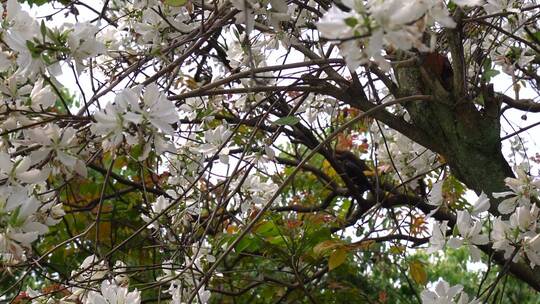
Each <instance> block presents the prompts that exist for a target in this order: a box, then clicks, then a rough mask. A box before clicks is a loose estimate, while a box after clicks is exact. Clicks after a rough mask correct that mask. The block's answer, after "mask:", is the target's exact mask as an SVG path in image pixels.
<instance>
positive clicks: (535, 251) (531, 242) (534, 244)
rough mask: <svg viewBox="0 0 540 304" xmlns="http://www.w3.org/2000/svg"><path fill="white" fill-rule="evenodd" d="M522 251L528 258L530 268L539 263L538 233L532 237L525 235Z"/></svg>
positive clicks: (539, 236) (539, 241)
mask: <svg viewBox="0 0 540 304" xmlns="http://www.w3.org/2000/svg"><path fill="white" fill-rule="evenodd" d="M523 251H524V253H525V255H526V256H527V258H528V259H529V263H530V265H531V268H533V267H535V266H537V265H540V234H537V235H536V236H534V237H532V238H531V237H525V239H524V244H523Z"/></svg>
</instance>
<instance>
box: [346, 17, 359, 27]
mask: <svg viewBox="0 0 540 304" xmlns="http://www.w3.org/2000/svg"><path fill="white" fill-rule="evenodd" d="M345 24H346V25H348V26H350V27H355V26H356V25H357V24H358V19H356V18H354V17H349V18H347V19H345Z"/></svg>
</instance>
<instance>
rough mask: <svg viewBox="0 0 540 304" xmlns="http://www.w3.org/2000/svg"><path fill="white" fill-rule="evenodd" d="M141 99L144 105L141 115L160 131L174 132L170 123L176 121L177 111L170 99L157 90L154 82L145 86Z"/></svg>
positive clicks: (170, 133)
mask: <svg viewBox="0 0 540 304" xmlns="http://www.w3.org/2000/svg"><path fill="white" fill-rule="evenodd" d="M143 100H144V105H145V112H143V116H144V117H145V118H146V119H148V121H150V123H151V124H152V125H154V126H155V127H156V128H158V129H161V131H163V132H165V133H167V134H169V135H172V134H174V130H173V129H172V128H171V124H173V123H175V122H177V121H178V113H177V112H176V108H175V107H174V104H173V103H172V101H170V100H168V99H167V97H166V96H165V95H164V94H162V93H160V92H159V88H158V86H157V85H156V84H150V85H149V86H147V87H146V91H145V92H144V96H143Z"/></svg>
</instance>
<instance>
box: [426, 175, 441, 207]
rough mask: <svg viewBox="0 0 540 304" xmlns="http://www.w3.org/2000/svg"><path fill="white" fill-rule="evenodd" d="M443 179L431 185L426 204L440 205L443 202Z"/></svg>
mask: <svg viewBox="0 0 540 304" xmlns="http://www.w3.org/2000/svg"><path fill="white" fill-rule="evenodd" d="M443 184H444V182H443V181H438V182H436V183H434V184H433V187H431V192H430V193H429V195H428V204H430V205H433V206H437V207H440V206H441V205H442V203H443V196H442V194H443V191H442V188H443Z"/></svg>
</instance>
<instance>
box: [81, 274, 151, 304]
mask: <svg viewBox="0 0 540 304" xmlns="http://www.w3.org/2000/svg"><path fill="white" fill-rule="evenodd" d="M139 303H141V294H140V292H139V291H138V290H137V289H135V290H134V291H131V292H128V289H127V288H125V287H121V286H118V285H116V282H114V281H113V282H109V281H106V280H105V281H103V282H102V283H101V292H100V293H98V292H95V291H90V292H89V293H88V297H87V298H86V301H85V304H139Z"/></svg>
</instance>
